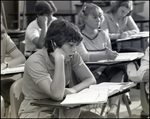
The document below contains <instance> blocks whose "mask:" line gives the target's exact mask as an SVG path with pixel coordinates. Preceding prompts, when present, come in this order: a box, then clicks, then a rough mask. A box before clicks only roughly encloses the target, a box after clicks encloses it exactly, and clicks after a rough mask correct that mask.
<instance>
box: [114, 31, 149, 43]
mask: <svg viewBox="0 0 150 119" xmlns="http://www.w3.org/2000/svg"><path fill="white" fill-rule="evenodd" d="M141 37H143V38H144V37H149V31H143V32H139V33H137V34H134V35H131V36H129V37H127V38H122V39H117V41H124V40H130V39H133V38H141Z"/></svg>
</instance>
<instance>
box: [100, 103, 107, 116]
mask: <svg viewBox="0 0 150 119" xmlns="http://www.w3.org/2000/svg"><path fill="white" fill-rule="evenodd" d="M106 105H107V103H104V104H103V105H102V110H101V113H100V116H103V112H104V110H105V107H106Z"/></svg>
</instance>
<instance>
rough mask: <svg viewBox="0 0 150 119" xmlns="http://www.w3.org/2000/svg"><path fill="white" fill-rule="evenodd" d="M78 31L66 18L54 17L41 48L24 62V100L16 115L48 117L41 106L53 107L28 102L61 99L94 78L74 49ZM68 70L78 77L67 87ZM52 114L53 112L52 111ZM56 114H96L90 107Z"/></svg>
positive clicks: (91, 116) (81, 115)
mask: <svg viewBox="0 0 150 119" xmlns="http://www.w3.org/2000/svg"><path fill="white" fill-rule="evenodd" d="M81 40H82V35H81V33H80V31H79V29H78V27H77V26H75V25H74V24H72V23H71V22H68V21H66V20H55V21H53V22H52V23H51V25H50V27H49V28H48V31H47V34H46V37H45V43H44V46H45V47H44V48H42V49H40V50H38V51H37V52H36V53H34V54H33V55H32V56H30V57H29V58H28V60H27V61H26V63H25V71H24V76H23V87H22V92H23V94H24V97H25V98H24V100H23V102H22V103H21V106H20V109H19V117H20V118H24V117H27V118H38V117H39V118H44V117H50V116H48V113H46V112H45V114H44V111H43V110H54V108H52V107H44V108H45V109H44V108H42V107H41V106H31V105H30V102H33V101H34V100H38V99H46V98H51V99H53V100H56V101H61V100H63V98H64V97H65V96H66V95H67V94H71V93H77V92H79V91H81V90H83V89H84V88H87V87H89V86H90V85H91V84H95V83H96V80H95V78H94V76H93V75H92V73H91V72H90V70H89V69H88V67H87V66H86V65H85V63H84V62H83V61H82V58H81V57H80V55H79V54H78V52H76V46H77V45H78V44H79V43H80V42H81ZM72 70H73V71H74V72H75V73H76V75H77V76H78V77H79V78H80V80H81V81H82V82H81V83H79V84H77V85H75V86H73V87H70V88H67V87H66V86H67V85H68V84H69V82H70V80H71V77H72ZM55 114H56V113H55ZM55 116H56V117H58V116H59V117H60V118H61V117H64V118H67V117H68V118H69V117H70V118H73V117H75V118H78V117H80V118H83V117H85V118H96V117H98V118H100V116H98V115H97V114H94V113H92V112H90V111H88V112H83V111H81V113H80V109H79V108H76V109H69V110H67V109H60V110H59V115H55Z"/></svg>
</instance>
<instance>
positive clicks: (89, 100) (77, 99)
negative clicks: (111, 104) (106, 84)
mask: <svg viewBox="0 0 150 119" xmlns="http://www.w3.org/2000/svg"><path fill="white" fill-rule="evenodd" d="M107 99H108V89H106V88H105V89H102V90H97V89H95V88H93V87H90V88H86V89H84V90H82V91H80V92H78V93H75V94H68V95H67V96H66V97H65V99H64V100H63V102H61V105H63V106H68V107H73V106H76V105H83V104H95V103H106V102H107Z"/></svg>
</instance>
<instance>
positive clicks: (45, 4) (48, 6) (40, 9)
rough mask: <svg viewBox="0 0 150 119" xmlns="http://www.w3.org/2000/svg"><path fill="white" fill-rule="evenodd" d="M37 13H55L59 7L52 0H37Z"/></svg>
mask: <svg viewBox="0 0 150 119" xmlns="http://www.w3.org/2000/svg"><path fill="white" fill-rule="evenodd" d="M34 10H35V12H36V15H44V14H53V13H55V12H56V11H57V8H56V7H55V5H54V4H53V3H52V1H37V2H36V4H35V7H34Z"/></svg>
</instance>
